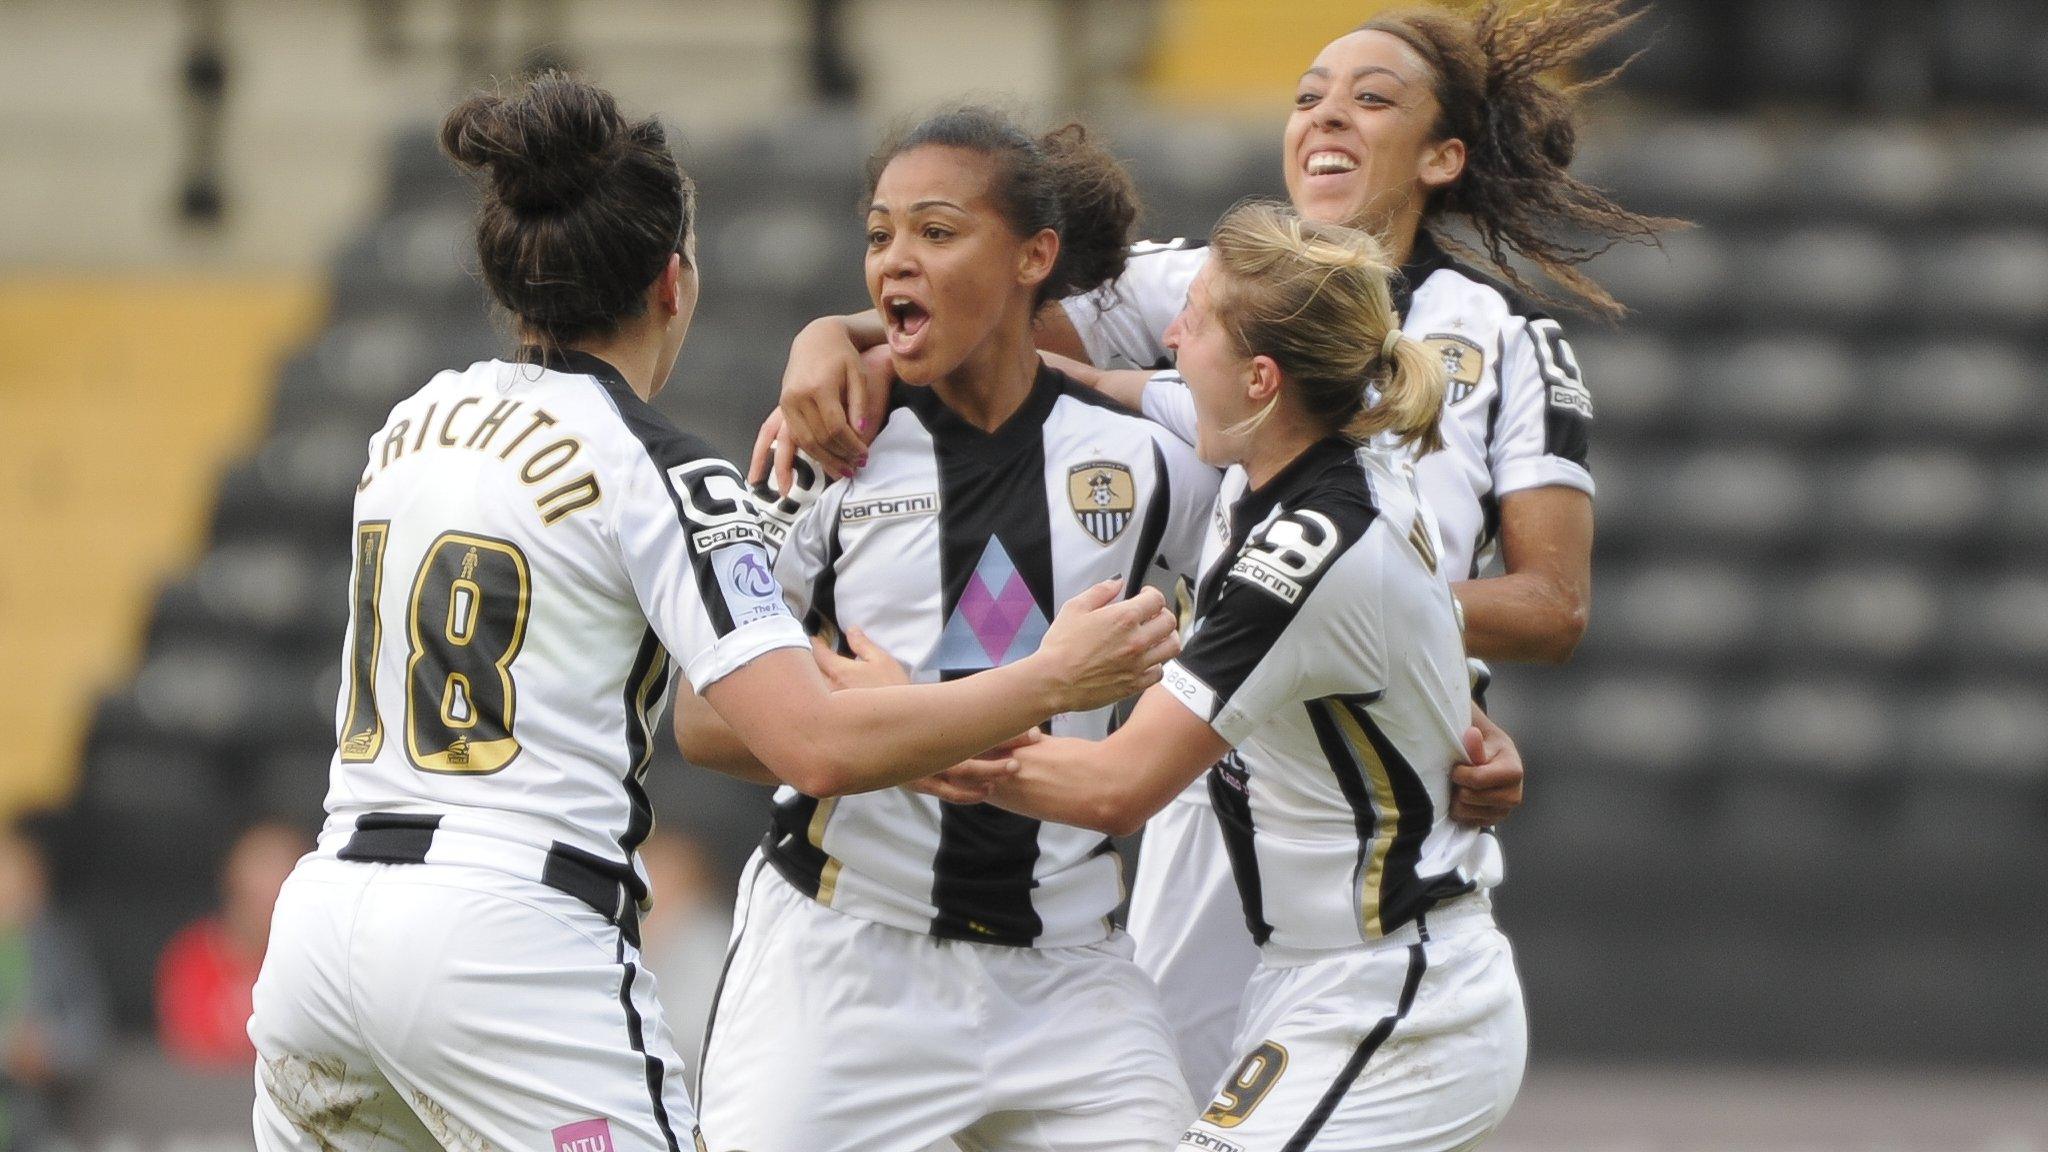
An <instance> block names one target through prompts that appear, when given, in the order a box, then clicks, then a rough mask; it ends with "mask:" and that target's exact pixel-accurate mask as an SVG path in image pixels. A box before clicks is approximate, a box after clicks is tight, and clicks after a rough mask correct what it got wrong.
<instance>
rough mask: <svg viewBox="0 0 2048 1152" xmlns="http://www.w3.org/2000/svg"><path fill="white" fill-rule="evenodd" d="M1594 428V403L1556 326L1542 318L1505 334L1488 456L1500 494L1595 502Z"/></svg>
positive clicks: (1570, 348) (1515, 324)
mask: <svg viewBox="0 0 2048 1152" xmlns="http://www.w3.org/2000/svg"><path fill="white" fill-rule="evenodd" d="M1592 424H1593V398H1592V396H1591V395H1590V394H1589V393H1588V392H1587V391H1586V384H1585V380H1584V378H1583V377H1582V376H1581V375H1580V373H1579V361H1578V357H1577V356H1576V355H1575V354H1574V353H1573V351H1572V347H1571V345H1570V344H1569V343H1567V342H1566V340H1565V338H1564V331H1563V329H1561V328H1559V327H1558V324H1557V321H1555V320H1552V319H1550V318H1549V317H1547V316H1542V315H1540V314H1539V315H1535V316H1531V317H1529V318H1528V320H1527V321H1526V322H1524V323H1511V324H1510V325H1509V326H1508V327H1507V329H1506V330H1505V331H1504V333H1503V340H1502V355H1501V363H1500V415H1499V417H1498V418H1497V420H1496V423H1495V428H1494V435H1493V442H1492V445H1491V447H1490V448H1489V449H1488V456H1489V460H1488V461H1487V463H1488V465H1489V467H1490V468H1491V469H1492V471H1493V489H1494V492H1495V493H1496V494H1497V495H1501V496H1505V495H1507V494H1508V493H1510V492H1519V491H1521V490H1523V489H1525V488H1544V487H1549V486H1552V485H1561V486H1563V487H1566V488H1576V489H1578V490H1579V491H1581V492H1584V493H1586V494H1587V495H1591V494H1592V492H1593V475H1592V473H1591V472H1590V471H1588V470H1587V467H1586V448H1587V444H1588V440H1589V438H1590V435H1591V432H1592Z"/></svg>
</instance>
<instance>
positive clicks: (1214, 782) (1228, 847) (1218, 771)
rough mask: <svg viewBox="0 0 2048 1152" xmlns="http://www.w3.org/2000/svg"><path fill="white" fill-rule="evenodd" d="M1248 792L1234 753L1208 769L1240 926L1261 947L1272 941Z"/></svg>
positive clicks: (1243, 772)
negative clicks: (1240, 914) (1240, 913)
mask: <svg viewBox="0 0 2048 1152" xmlns="http://www.w3.org/2000/svg"><path fill="white" fill-rule="evenodd" d="M1248 788H1249V784H1248V778H1247V773H1246V772H1245V767H1244V761H1242V760H1240V759H1238V756H1237V753H1236V752H1230V753H1228V754H1226V755H1225V756H1224V757H1223V759H1221V760H1218V761H1217V762H1216V763H1215V764H1214V765H1212V766H1211V767H1210V769H1209V805H1210V807H1212V808H1214V809H1215V810H1216V823H1217V826H1218V827H1220V828H1221V829H1222V831H1223V851H1224V854H1225V855H1227V856H1229V857H1230V875H1231V877H1232V878H1233V879H1235V880H1236V881H1237V898H1238V899H1239V900H1240V901H1242V902H1243V903H1244V926H1245V927H1246V928H1248V929H1250V930H1251V934H1252V943H1253V944H1258V945H1263V944H1265V942H1266V941H1268V940H1270V939H1272V938H1273V926H1272V925H1271V924H1268V923H1267V922H1266V889H1265V886H1264V885H1263V884H1261V883H1260V881H1259V854H1258V853H1257V852H1256V851H1254V850H1253V848H1252V803H1251V793H1250V792H1249V791H1248Z"/></svg>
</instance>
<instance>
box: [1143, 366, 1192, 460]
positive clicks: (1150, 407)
mask: <svg viewBox="0 0 2048 1152" xmlns="http://www.w3.org/2000/svg"><path fill="white" fill-rule="evenodd" d="M1140 403H1141V405H1142V407H1141V413H1142V415H1143V416H1144V417H1145V419H1147V420H1150V421H1151V422H1153V423H1154V424H1157V425H1159V426H1160V427H1161V428H1164V429H1166V430H1167V431H1168V432H1171V433H1173V435H1174V437H1175V438H1176V439H1178V440H1179V441H1180V442H1181V443H1183V444H1188V445H1192V444H1194V443H1195V435H1196V433H1195V394H1194V393H1193V392H1190V391H1188V382H1187V381H1186V380H1183V379H1182V378H1181V375H1180V373H1178V372H1174V371H1170V370H1169V371H1164V372H1154V373H1153V374H1152V378H1151V379H1150V380H1147V381H1145V393H1144V396H1143V397H1142V399H1141V401H1140Z"/></svg>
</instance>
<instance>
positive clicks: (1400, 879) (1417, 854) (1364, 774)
mask: <svg viewBox="0 0 2048 1152" xmlns="http://www.w3.org/2000/svg"><path fill="white" fill-rule="evenodd" d="M1374 699H1375V697H1373V696H1331V697H1326V698H1324V699H1322V700H1315V701H1311V702H1310V703H1309V720H1310V722H1311V724H1312V725H1313V726H1314V728H1315V732H1316V740H1317V741H1318V742H1319V743H1320V744H1321V745H1322V749H1323V754H1324V756H1326V757H1328V759H1329V763H1330V771H1331V773H1332V775H1334V776H1335V778H1336V780H1337V784H1338V787H1339V788H1340V789H1342V790H1343V792H1344V798H1345V799H1346V800H1348V801H1350V802H1351V810H1352V816H1353V819H1354V821H1356V823H1357V826H1358V833H1359V841H1358V854H1359V855H1358V866H1359V874H1360V877H1361V882H1363V881H1364V880H1365V879H1367V878H1369V872H1368V871H1367V868H1368V862H1369V858H1370V857H1371V855H1372V853H1373V852H1374V851H1375V850H1376V849H1377V848H1378V845H1377V844H1376V840H1377V839H1378V838H1379V836H1380V834H1381V833H1380V822H1381V821H1382V820H1384V819H1385V818H1386V813H1385V812H1383V811H1381V808H1380V805H1379V803H1378V802H1377V801H1376V800H1375V799H1374V797H1373V796H1372V791H1373V777H1374V776H1376V775H1377V776H1378V777H1380V780H1381V782H1382V784H1383V786H1384V787H1385V788H1386V790H1387V791H1388V792H1390V793H1391V797H1390V799H1391V800H1392V806H1393V808H1394V828H1393V836H1392V838H1391V840H1390V841H1389V842H1388V843H1387V844H1386V847H1385V851H1386V855H1385V857H1384V859H1382V860H1381V861H1380V877H1379V889H1378V891H1376V892H1372V893H1367V894H1366V895H1369V896H1371V897H1372V899H1373V900H1374V901H1375V907H1374V911H1375V912H1376V913H1377V916H1378V920H1379V930H1380V934H1381V935H1383V936H1384V935H1385V934H1386V933H1389V932H1392V931H1393V930H1395V929H1396V928H1399V927H1401V926H1402V925H1403V924H1406V923H1408V922H1409V921H1411V920H1414V919H1415V918H1416V917H1418V916H1420V915H1421V914H1422V913H1423V912H1425V911H1427V910H1429V909H1430V908H1431V907H1433V906H1434V905H1435V904H1436V903H1437V902H1438V901H1440V900H1443V899H1445V898H1446V897H1449V896H1453V895H1457V894H1459V893H1461V892H1464V891H1467V890H1469V888H1470V885H1469V884H1468V883H1467V882H1465V881H1463V880H1461V879H1459V878H1458V877H1457V876H1455V875H1453V876H1440V877H1434V878H1425V877H1423V876H1422V875H1421V873H1420V865H1421V862H1422V843H1423V841H1424V840H1427V839H1428V838H1429V830H1430V829H1431V828H1432V827H1434V826H1435V824H1436V809H1435V806H1434V805H1433V804H1432V803H1431V802H1430V799H1429V789H1428V788H1427V787H1426V786H1424V784H1423V782H1422V775H1421V774H1420V773H1418V772H1417V771H1416V770H1415V768H1414V766H1413V765H1411V764H1409V763H1408V760H1407V758H1406V757H1404V756H1402V755H1401V750H1400V749H1399V748H1397V747H1395V745H1394V742H1393V741H1392V740H1390V739H1388V738H1387V734H1386V732H1385V731H1383V730H1382V729H1381V728H1380V726H1379V724H1378V723H1377V722H1375V721H1374V720H1373V718H1372V714H1371V713H1370V712H1369V711H1367V708H1366V706H1367V705H1368V704H1370V703H1371V702H1372V701H1373V700H1374ZM1337 709H1341V710H1342V712H1343V715H1342V717H1340V716H1338V715H1337V713H1336V712H1335V710H1337ZM1344 720H1349V721H1350V722H1352V723H1354V724H1356V725H1357V727H1358V730H1359V731H1360V732H1361V733H1362V734H1363V735H1364V737H1365V740H1366V744H1367V748H1363V749H1361V748H1356V747H1354V746H1353V742H1352V740H1351V738H1350V737H1348V736H1347V735H1346V734H1345V733H1344V732H1343V731H1341V726H1342V724H1343V721H1344ZM1375 770H1377V771H1375Z"/></svg>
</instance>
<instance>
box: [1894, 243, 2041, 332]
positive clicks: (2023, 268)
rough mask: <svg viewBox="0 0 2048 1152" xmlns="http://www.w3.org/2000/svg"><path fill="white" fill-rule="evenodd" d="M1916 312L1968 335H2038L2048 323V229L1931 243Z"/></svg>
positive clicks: (1921, 263)
mask: <svg viewBox="0 0 2048 1152" xmlns="http://www.w3.org/2000/svg"><path fill="white" fill-rule="evenodd" d="M1917 263H1918V265H1919V269H1920V270H1919V279H1920V280H1921V282H1922V283H1921V289H1920V292H1919V293H1917V294H1916V296H1917V303H1916V310H1924V314H1925V315H1926V316H1927V317H1928V318H1929V319H1931V320H1935V321H1939V322H1941V323H1943V324H1944V325H1945V326H1947V327H1949V328H1952V329H1956V330H1959V331H1960V332H1963V333H1967V334H1970V335H1979V334H1982V333H1984V332H1985V330H1986V329H1987V328H1988V329H1990V330H1991V331H1993V332H1999V331H2010V332H2014V333H2022V334H2035V333H2038V332H2039V331H2040V330H2041V327H2042V325H2043V324H2048V292H2044V291H2043V290H2042V286H2043V285H2044V284H2048V230H2042V229H2031V228H2029V229H2006V230H2003V231H1998V232H1981V233H1973V234H1970V235H1966V236H1960V237H1953V238H1947V239H1942V240H1936V241H1931V242H1929V243H1928V244H1926V245H1925V246H1924V247H1923V250H1922V253H1921V256H1920V259H1919V260H1918V261H1917Z"/></svg>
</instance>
